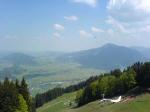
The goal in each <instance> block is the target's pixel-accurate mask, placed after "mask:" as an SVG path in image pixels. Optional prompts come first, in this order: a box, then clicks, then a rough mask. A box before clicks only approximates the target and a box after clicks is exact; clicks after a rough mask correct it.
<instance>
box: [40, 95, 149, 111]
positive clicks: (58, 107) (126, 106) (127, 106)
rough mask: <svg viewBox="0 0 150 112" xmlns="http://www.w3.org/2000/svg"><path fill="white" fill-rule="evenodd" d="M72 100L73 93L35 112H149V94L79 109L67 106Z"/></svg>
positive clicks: (93, 103)
mask: <svg viewBox="0 0 150 112" xmlns="http://www.w3.org/2000/svg"><path fill="white" fill-rule="evenodd" d="M74 98H75V93H70V94H65V95H63V96H61V97H59V98H57V99H55V100H53V101H51V102H49V103H47V104H45V105H44V106H42V107H41V108H39V109H37V112H149V110H150V94H142V95H139V96H137V97H136V98H134V99H132V100H129V101H126V102H121V103H117V104H102V103H99V101H94V102H91V103H89V104H87V105H84V106H82V107H80V108H73V107H72V106H70V105H69V103H68V102H71V101H73V100H74ZM65 104H66V105H65Z"/></svg>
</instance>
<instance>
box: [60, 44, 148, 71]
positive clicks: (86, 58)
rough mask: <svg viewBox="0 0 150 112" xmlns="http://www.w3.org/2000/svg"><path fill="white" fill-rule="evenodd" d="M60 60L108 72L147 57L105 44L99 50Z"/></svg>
mask: <svg viewBox="0 0 150 112" xmlns="http://www.w3.org/2000/svg"><path fill="white" fill-rule="evenodd" d="M60 59H61V60H63V61H74V62H77V63H80V64H81V65H82V66H83V67H90V68H98V69H105V70H110V69H114V68H124V67H126V66H128V65H131V64H133V63H135V62H137V61H146V60H147V57H146V56H145V55H143V54H142V53H141V52H139V51H138V50H136V49H133V48H128V47H123V46H118V45H114V44H106V45H104V46H102V47H100V48H94V49H89V50H85V51H80V52H75V53H69V54H65V55H63V56H61V57H60Z"/></svg>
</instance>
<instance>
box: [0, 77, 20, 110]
mask: <svg viewBox="0 0 150 112" xmlns="http://www.w3.org/2000/svg"><path fill="white" fill-rule="evenodd" d="M18 104H19V101H18V92H17V89H16V87H15V84H14V83H13V82H12V81H9V79H8V78H5V80H4V83H3V84H1V87H0V112H15V110H16V108H17V107H18Z"/></svg>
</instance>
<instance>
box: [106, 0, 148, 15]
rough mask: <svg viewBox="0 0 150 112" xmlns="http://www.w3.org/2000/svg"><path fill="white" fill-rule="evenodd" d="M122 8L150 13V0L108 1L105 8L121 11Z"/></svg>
mask: <svg viewBox="0 0 150 112" xmlns="http://www.w3.org/2000/svg"><path fill="white" fill-rule="evenodd" d="M122 6H126V7H128V8H130V9H134V10H143V11H146V12H150V0H110V1H109V4H108V6H107V8H108V9H114V8H115V9H121V8H122Z"/></svg>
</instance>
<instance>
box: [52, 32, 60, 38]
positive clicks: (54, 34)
mask: <svg viewBox="0 0 150 112" xmlns="http://www.w3.org/2000/svg"><path fill="white" fill-rule="evenodd" d="M53 36H54V37H61V35H60V34H59V33H58V32H55V33H53Z"/></svg>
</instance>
